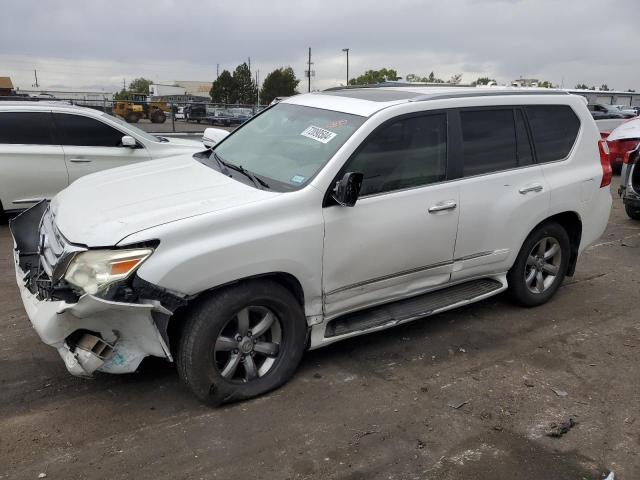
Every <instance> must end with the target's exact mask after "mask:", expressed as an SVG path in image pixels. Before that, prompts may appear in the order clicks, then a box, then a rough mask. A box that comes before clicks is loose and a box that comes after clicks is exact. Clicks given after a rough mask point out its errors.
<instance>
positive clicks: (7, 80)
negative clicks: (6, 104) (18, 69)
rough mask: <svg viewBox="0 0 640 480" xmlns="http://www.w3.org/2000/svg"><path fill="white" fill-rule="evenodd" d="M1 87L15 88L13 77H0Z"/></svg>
mask: <svg viewBox="0 0 640 480" xmlns="http://www.w3.org/2000/svg"><path fill="white" fill-rule="evenodd" d="M0 88H3V89H4V88H8V89H12V88H13V83H11V77H0Z"/></svg>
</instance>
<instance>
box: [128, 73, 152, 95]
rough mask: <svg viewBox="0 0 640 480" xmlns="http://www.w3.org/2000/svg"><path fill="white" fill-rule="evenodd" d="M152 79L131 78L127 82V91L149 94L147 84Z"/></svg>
mask: <svg viewBox="0 0 640 480" xmlns="http://www.w3.org/2000/svg"><path fill="white" fill-rule="evenodd" d="M152 83H153V81H151V80H147V79H146V78H143V77H140V78H136V79H135V80H132V81H131V83H130V84H129V92H130V93H140V94H143V95H149V85H151V84H152Z"/></svg>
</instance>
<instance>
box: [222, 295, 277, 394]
mask: <svg viewBox="0 0 640 480" xmlns="http://www.w3.org/2000/svg"><path fill="white" fill-rule="evenodd" d="M280 342H282V328H281V327H280V320H278V318H277V317H276V315H275V314H274V313H273V312H272V311H271V310H270V309H268V308H266V307H261V306H249V307H245V308H243V309H242V310H240V311H239V312H238V313H237V314H236V315H234V317H233V318H232V319H231V320H229V322H228V323H227V325H225V327H224V328H223V329H222V330H221V331H220V335H218V338H217V340H216V343H215V347H214V350H213V354H214V362H215V365H216V368H217V369H218V371H219V372H220V374H221V375H222V376H223V377H224V378H226V379H228V380H231V381H237V382H250V381H251V380H255V379H256V378H259V377H263V376H265V375H266V374H267V373H269V371H270V370H271V369H272V368H273V365H274V364H275V363H276V361H277V360H278V354H279V353H280Z"/></svg>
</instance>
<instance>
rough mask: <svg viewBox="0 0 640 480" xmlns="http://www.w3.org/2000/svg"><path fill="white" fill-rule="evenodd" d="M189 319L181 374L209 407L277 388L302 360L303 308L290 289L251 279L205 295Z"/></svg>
mask: <svg viewBox="0 0 640 480" xmlns="http://www.w3.org/2000/svg"><path fill="white" fill-rule="evenodd" d="M186 315H187V316H186V318H185V323H184V329H183V332H182V335H181V337H180V344H179V346H178V352H177V355H176V362H177V366H178V373H179V375H180V377H181V379H182V380H183V382H185V383H186V384H187V385H188V386H189V387H190V388H191V390H192V391H193V393H195V394H196V396H197V397H198V398H200V399H201V400H202V401H204V402H206V403H208V404H209V405H219V404H221V403H226V402H232V401H236V400H243V399H247V398H251V397H255V396H257V395H261V394H263V393H265V392H268V391H270V390H273V389H275V388H278V387H279V386H280V385H282V384H283V383H285V382H286V381H287V380H288V379H289V378H290V377H291V376H292V375H293V373H294V372H295V370H296V368H297V367H298V364H299V363H300V360H301V358H302V353H303V351H304V348H305V345H306V339H307V322H306V318H305V315H304V310H303V308H302V305H301V304H300V301H299V300H298V298H296V296H294V295H293V294H292V293H291V291H289V290H288V289H287V288H285V287H284V286H283V285H282V284H280V283H277V282H275V281H273V280H268V279H260V280H247V281H244V282H241V283H238V284H236V285H233V286H229V287H224V288H221V289H219V290H216V291H215V292H213V293H210V294H208V295H206V296H205V295H203V297H202V298H200V299H199V300H198V301H197V302H196V303H195V304H194V305H193V306H192V307H191V308H190V310H189V311H187V313H186Z"/></svg>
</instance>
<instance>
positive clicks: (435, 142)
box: [345, 114, 447, 195]
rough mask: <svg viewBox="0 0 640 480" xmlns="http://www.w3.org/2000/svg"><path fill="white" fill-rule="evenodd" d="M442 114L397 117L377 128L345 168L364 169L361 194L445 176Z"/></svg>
mask: <svg viewBox="0 0 640 480" xmlns="http://www.w3.org/2000/svg"><path fill="white" fill-rule="evenodd" d="M446 166H447V120H446V115H445V114H438V115H428V116H423V117H413V118H406V119H403V120H399V121H397V122H394V123H391V124H389V125H386V126H384V127H382V128H380V129H378V130H377V131H376V132H375V133H374V134H373V136H372V137H370V138H369V139H367V141H366V144H365V145H364V148H363V149H362V150H360V151H359V152H358V153H357V154H356V156H355V157H354V158H353V159H352V160H351V161H350V162H349V164H348V165H347V167H345V171H352V172H362V173H364V182H363V184H362V189H361V190H360V193H361V195H371V194H374V193H380V192H388V191H391V190H399V189H402V188H409V187H416V186H420V185H427V184H429V183H433V182H438V181H441V180H444V179H445V178H446Z"/></svg>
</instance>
